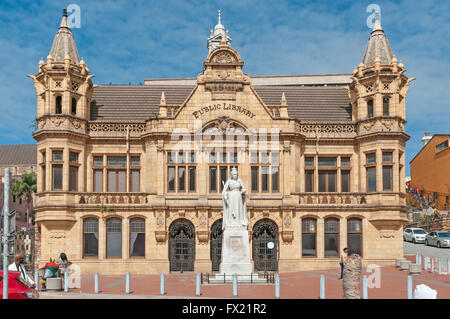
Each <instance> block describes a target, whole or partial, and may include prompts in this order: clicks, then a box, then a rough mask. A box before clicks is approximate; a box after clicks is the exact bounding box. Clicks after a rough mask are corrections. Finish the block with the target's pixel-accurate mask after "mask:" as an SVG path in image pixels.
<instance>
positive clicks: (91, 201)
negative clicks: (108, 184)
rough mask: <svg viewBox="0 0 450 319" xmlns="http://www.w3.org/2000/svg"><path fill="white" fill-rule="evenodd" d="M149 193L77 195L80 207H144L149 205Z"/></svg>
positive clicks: (76, 200) (76, 198)
mask: <svg viewBox="0 0 450 319" xmlns="http://www.w3.org/2000/svg"><path fill="white" fill-rule="evenodd" d="M148 195H149V194H147V193H77V194H76V195H75V203H76V204H78V205H101V204H104V205H144V204H147V203H148Z"/></svg>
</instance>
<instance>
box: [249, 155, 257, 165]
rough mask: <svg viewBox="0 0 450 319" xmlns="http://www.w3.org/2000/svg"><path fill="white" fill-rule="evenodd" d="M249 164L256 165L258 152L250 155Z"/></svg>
mask: <svg viewBox="0 0 450 319" xmlns="http://www.w3.org/2000/svg"><path fill="white" fill-rule="evenodd" d="M250 163H251V164H258V152H252V153H250Z"/></svg>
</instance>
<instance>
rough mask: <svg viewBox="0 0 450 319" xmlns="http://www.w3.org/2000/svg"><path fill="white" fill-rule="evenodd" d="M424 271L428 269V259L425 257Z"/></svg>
mask: <svg viewBox="0 0 450 319" xmlns="http://www.w3.org/2000/svg"><path fill="white" fill-rule="evenodd" d="M423 269H424V270H427V269H428V257H427V256H424V257H423Z"/></svg>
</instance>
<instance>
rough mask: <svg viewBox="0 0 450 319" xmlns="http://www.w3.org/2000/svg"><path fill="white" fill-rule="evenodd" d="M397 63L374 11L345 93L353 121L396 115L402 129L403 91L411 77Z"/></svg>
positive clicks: (372, 120) (406, 89) (368, 120)
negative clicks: (363, 49) (346, 93)
mask: <svg viewBox="0 0 450 319" xmlns="http://www.w3.org/2000/svg"><path fill="white" fill-rule="evenodd" d="M397 62H398V61H397V59H396V57H395V56H394V54H393V53H392V51H391V47H390V45H389V41H388V39H387V37H386V35H385V33H384V30H383V27H382V26H381V20H380V15H379V13H378V12H377V13H376V14H375V23H374V25H373V28H372V31H371V33H370V37H369V40H368V42H367V47H366V50H365V53H364V57H363V59H362V61H361V63H360V64H359V65H358V67H357V69H355V70H354V71H353V73H352V78H353V82H352V83H351V85H350V91H349V92H350V99H351V103H352V117H353V120H354V121H365V122H374V121H375V122H376V121H377V118H380V117H384V118H385V117H391V118H397V119H398V120H399V121H400V122H399V123H398V128H399V129H400V130H404V124H405V122H406V121H405V98H406V92H407V91H408V87H409V82H410V81H412V80H413V79H408V78H407V77H406V76H405V75H404V73H405V69H404V66H403V64H401V65H400V64H397ZM390 129H392V128H390Z"/></svg>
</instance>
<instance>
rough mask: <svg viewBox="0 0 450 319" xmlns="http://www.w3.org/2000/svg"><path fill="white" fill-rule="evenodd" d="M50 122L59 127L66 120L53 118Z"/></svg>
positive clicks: (58, 117) (59, 117) (60, 117)
mask: <svg viewBox="0 0 450 319" xmlns="http://www.w3.org/2000/svg"><path fill="white" fill-rule="evenodd" d="M50 120H51V121H52V123H53V125H54V126H56V127H59V126H60V125H61V124H62V123H63V122H64V120H65V118H64V117H62V116H53V117H51V118H50Z"/></svg>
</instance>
